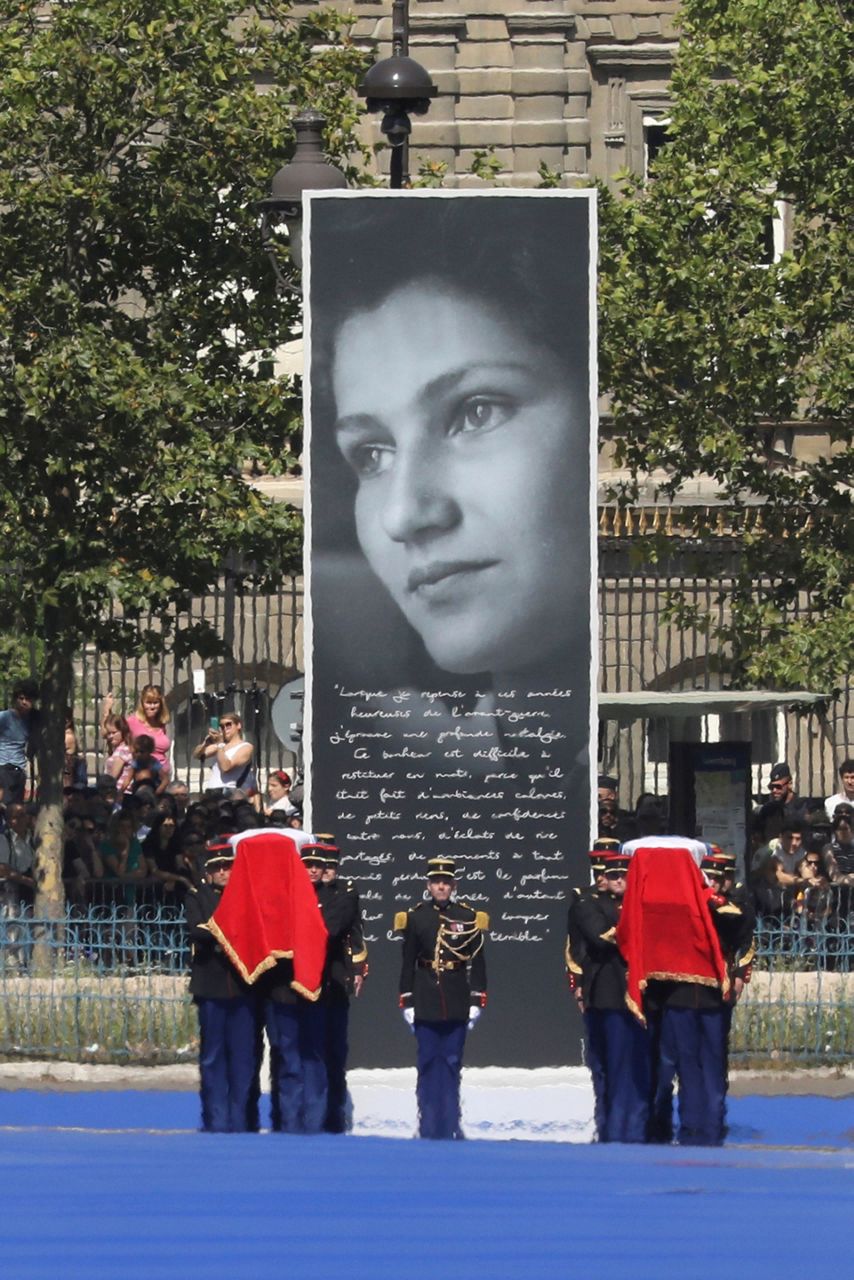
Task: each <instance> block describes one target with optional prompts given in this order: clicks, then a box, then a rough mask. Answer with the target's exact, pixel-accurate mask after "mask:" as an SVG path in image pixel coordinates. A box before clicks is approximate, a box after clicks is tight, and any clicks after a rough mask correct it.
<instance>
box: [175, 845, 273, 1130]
mask: <svg viewBox="0 0 854 1280" xmlns="http://www.w3.org/2000/svg"><path fill="white" fill-rule="evenodd" d="M234 856H235V855H234V850H233V848H232V847H231V845H230V844H228V843H227V842H224V841H218V842H212V843H211V844H209V845H208V847H207V856H206V858H205V862H204V879H203V881H202V883H201V884H200V885H199V886H198V888H193V889H190V891H189V892H188V894H187V897H186V899H185V911H186V917H187V927H188V930H189V937H190V942H191V943H192V961H191V966H190V994H191V995H192V997H193V1001H194V1003H195V1005H196V1009H197V1010H198V1015H199V1037H200V1045H199V1083H200V1095H201V1102H202V1128H203V1129H205V1130H206V1131H207V1132H209V1133H245V1132H252V1133H256V1132H257V1131H258V1099H259V1083H258V1082H259V1073H260V1068H261V1031H260V1025H259V1021H258V1016H257V1009H258V1005H257V999H256V996H255V993H254V990H253V988H252V987H250V986H249V985H248V984H247V983H245V982H244V981H243V979H242V978H241V976H240V974H239V973H238V972H237V970H236V969H235V967H234V965H233V964H232V963H231V961H230V960H229V959H228V957H227V956H226V954H225V952H224V951H223V949H222V947H221V946H220V944H219V943H218V942H217V940H216V939H215V938H214V936H213V934H212V933H211V932H210V931H209V930H208V929H206V928H204V927H203V926H204V925H205V924H206V923H207V921H208V920H210V918H211V916H212V915H213V913H214V912H215V911H216V909H217V907H218V906H219V902H220V898H221V897H222V893H223V890H224V889H225V886H226V885H227V884H228V878H229V875H230V874H231V867H232V864H233V862H234Z"/></svg>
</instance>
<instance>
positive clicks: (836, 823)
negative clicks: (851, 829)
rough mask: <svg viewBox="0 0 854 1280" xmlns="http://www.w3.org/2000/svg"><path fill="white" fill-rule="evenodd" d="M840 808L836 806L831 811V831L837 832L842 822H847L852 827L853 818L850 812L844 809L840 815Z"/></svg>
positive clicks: (853, 823) (853, 824)
mask: <svg viewBox="0 0 854 1280" xmlns="http://www.w3.org/2000/svg"><path fill="white" fill-rule="evenodd" d="M841 808H842V806H841V805H837V806H836V808H835V809H834V811H833V821H832V822H831V824H830V829H831V831H838V830H839V827H840V825H841V824H842V823H843V822H847V823H848V825H849V826H854V816H852V813H851V810H850V809H848V808H845V809H842V812H841V813H840V812H839V810H840V809H841Z"/></svg>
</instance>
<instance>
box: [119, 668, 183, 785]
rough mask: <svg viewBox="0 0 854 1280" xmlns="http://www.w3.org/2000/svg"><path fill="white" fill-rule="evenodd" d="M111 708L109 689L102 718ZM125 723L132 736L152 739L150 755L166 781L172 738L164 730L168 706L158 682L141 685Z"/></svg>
mask: <svg viewBox="0 0 854 1280" xmlns="http://www.w3.org/2000/svg"><path fill="white" fill-rule="evenodd" d="M112 709H113V694H112V691H111V692H110V693H108V694H107V696H106V698H105V700H104V719H106V717H107V716H108V715H110V713H111V712H112ZM127 723H128V728H129V729H130V731H131V734H132V736H133V737H134V738H136V737H138V736H139V734H141V733H145V734H148V736H149V737H150V738H153V739H154V750H153V752H152V755H153V756H154V759H155V760H157V761H159V763H160V765H161V769H162V772H161V775H160V776H161V780H162V781H164V782H168V780H169V777H170V774H171V765H170V759H169V756H170V752H171V750H172V739H171V738H170V737H169V734H168V733H167V731H166V726H167V724H168V723H169V708H168V707H167V706H166V701H165V699H164V697H163V690H162V689H161V688H160V685H159V684H147V685H144V686H143V689H142V692H141V693H140V695H139V701H138V702H137V704H136V709H135V710H134V711H133V712H132V713H131V714H130V715H129V716H128V717H127Z"/></svg>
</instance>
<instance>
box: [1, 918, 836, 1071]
mask: <svg viewBox="0 0 854 1280" xmlns="http://www.w3.org/2000/svg"><path fill="white" fill-rule="evenodd" d="M756 942H757V954H756V960H755V964H754V972H753V977H752V980H751V982H750V984H749V985H748V986H747V988H746V989H745V992H744V995H743V997H742V999H741V1001H740V1003H739V1004H738V1006H737V1008H736V1011H735V1017H734V1020H733V1032H732V1056H733V1060H734V1062H735V1063H736V1064H739V1065H767V1066H770V1065H778V1066H779V1065H781V1064H787V1065H799V1066H807V1065H819V1064H828V1063H840V1064H841V1063H844V1062H850V1061H852V1060H854V928H852V924H851V921H850V919H849V918H848V917H847V916H846V917H842V916H840V915H838V914H835V915H827V916H824V917H821V918H820V919H816V918H814V917H810V916H809V915H807V914H805V913H792V914H789V915H786V916H784V917H775V918H765V919H761V920H760V921H759V925H758V928H757V932H756ZM188 965H189V951H188V947H187V941H186V933H185V928H184V923H183V913H182V910H181V908H180V906H176V905H173V904H169V903H164V902H162V901H160V902H158V901H156V900H155V899H154V898H151V899H150V900H148V901H139V902H135V903H132V904H126V903H120V902H116V901H113V902H112V903H106V902H102V903H100V904H91V903H90V904H88V905H86V906H69V907H68V908H67V909H66V913H65V915H64V917H63V918H62V919H61V920H58V921H56V920H55V921H50V920H43V919H35V918H33V917H32V916H31V915H29V914H28V913H27V912H26V911H23V910H19V911H18V912H17V913H15V914H11V913H10V912H8V910H7V911H6V913H3V914H0V1056H2V1057H5V1058H56V1059H65V1060H71V1061H77V1062H96V1063H97V1062H113V1063H135V1064H146V1065H150V1064H164V1063H175V1062H185V1061H192V1060H193V1059H194V1058H195V1055H196V1053H197V1051H198V1040H197V1028H196V1018H195V1014H194V1010H193V1007H192V1004H191V1002H190V998H189V996H188V994H187V968H188Z"/></svg>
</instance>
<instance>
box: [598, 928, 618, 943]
mask: <svg viewBox="0 0 854 1280" xmlns="http://www.w3.org/2000/svg"><path fill="white" fill-rule="evenodd" d="M599 937H600V938H601V939H602V941H603V942H616V940H617V930H616V929H615V928H614V926H613V925H612V926H611V928H610V929H607V930H606V931H605V933H600V934H599Z"/></svg>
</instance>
